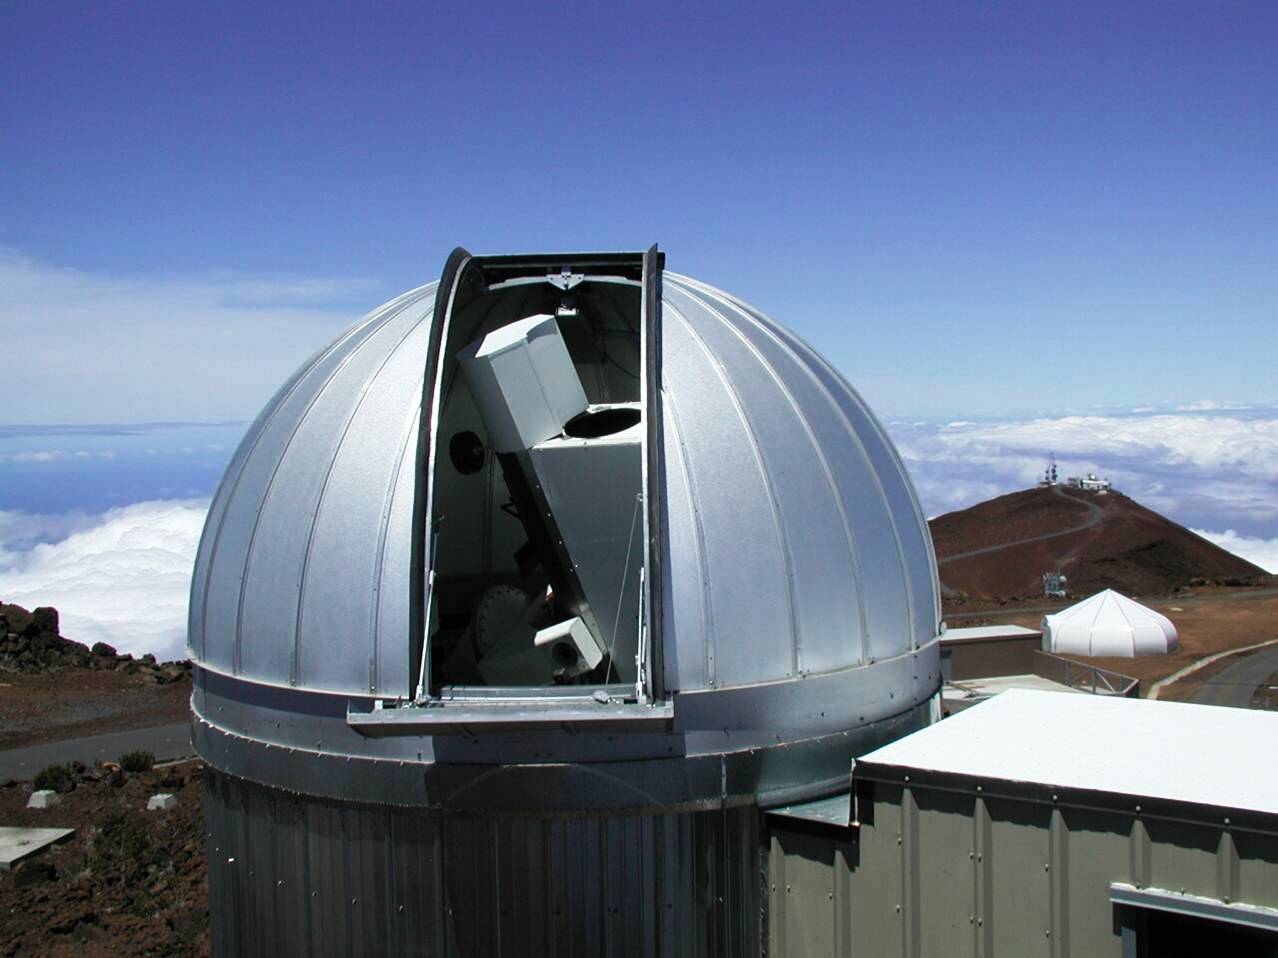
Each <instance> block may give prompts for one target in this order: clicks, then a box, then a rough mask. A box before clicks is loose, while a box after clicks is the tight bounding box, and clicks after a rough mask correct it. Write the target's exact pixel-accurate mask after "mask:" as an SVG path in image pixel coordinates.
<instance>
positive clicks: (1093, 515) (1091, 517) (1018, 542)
mask: <svg viewBox="0 0 1278 958" xmlns="http://www.w3.org/2000/svg"><path fill="white" fill-rule="evenodd" d="M1052 493H1053V494H1054V495H1056V496H1059V497H1060V498H1062V499H1069V500H1071V501H1073V502H1077V503H1079V504H1081V505H1083V506H1086V507H1087V511H1088V516H1087V521H1086V522H1083V523H1081V524H1079V525H1076V526H1070V527H1069V528H1068V529H1059V530H1057V531H1056V532H1045V533H1043V534H1042V535H1037V536H1026V537H1025V538H1024V539H1013V540H1012V541H1011V542H1000V543H999V544H998V545H993V546H986V547H985V548H983V549H970V550H968V551H967V552H960V553H958V554H957V555H952V556H946V557H945V558H944V559H937V560H936V564H937V565H938V566H943V565H946V564H947V563H950V562H957V561H958V560H960V559H970V558H972V557H973V556H981V555H988V554H990V553H991V552H1002V551H1003V550H1004V549H1011V548H1014V547H1015V546H1023V545H1029V544H1030V543H1031V542H1046V541H1047V540H1048V539H1056V538H1058V537H1060V536H1068V535H1073V534H1074V533H1076V532H1086V531H1087V530H1088V529H1090V528H1092V527H1093V526H1096V525H1098V524H1099V523H1100V522H1101V521H1102V520H1103V519H1104V518H1105V511H1104V510H1103V509H1101V507H1100V506H1098V505H1096V503H1094V502H1089V501H1088V500H1086V499H1080V498H1079V497H1078V496H1071V495H1070V494H1069V493H1067V492H1066V491H1065V489H1064V487H1062V486H1052Z"/></svg>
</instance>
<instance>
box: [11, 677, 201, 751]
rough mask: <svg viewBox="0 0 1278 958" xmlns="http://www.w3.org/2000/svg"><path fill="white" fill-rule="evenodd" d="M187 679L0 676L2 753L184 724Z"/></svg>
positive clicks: (188, 688)
mask: <svg viewBox="0 0 1278 958" xmlns="http://www.w3.org/2000/svg"><path fill="white" fill-rule="evenodd" d="M190 701H191V681H190V679H189V678H185V679H183V680H180V681H177V682H172V683H170V684H167V685H156V684H154V682H153V681H151V679H150V676H149V675H148V674H147V673H146V672H145V670H143V671H140V672H136V673H131V672H126V671H120V672H116V671H109V670H107V671H101V670H95V669H64V670H61V671H56V672H34V673H24V672H0V749H10V748H19V747H21V746H23V745H35V744H37V743H40V742H56V741H59V740H61V739H68V738H77V737H79V736H82V735H99V734H101V733H103V732H121V731H124V730H126V729H133V728H147V727H149V726H153V725H170V724H173V723H176V722H184V721H186V720H187V718H188V717H189V715H190Z"/></svg>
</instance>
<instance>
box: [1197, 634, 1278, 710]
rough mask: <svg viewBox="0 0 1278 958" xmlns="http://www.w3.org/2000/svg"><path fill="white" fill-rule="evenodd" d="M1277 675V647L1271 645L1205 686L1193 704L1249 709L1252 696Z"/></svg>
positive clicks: (1238, 663)
mask: <svg viewBox="0 0 1278 958" xmlns="http://www.w3.org/2000/svg"><path fill="white" fill-rule="evenodd" d="M1275 672H1278V647H1275V646H1270V647H1269V648H1267V649H1261V650H1260V651H1258V652H1253V653H1252V654H1251V655H1242V656H1239V657H1238V661H1236V662H1234V663H1232V664H1230V665H1228V666H1226V667H1225V668H1224V669H1222V670H1221V671H1219V672H1217V673H1216V674H1215V675H1214V676H1212V677H1211V678H1210V679H1208V680H1207V681H1206V682H1204V683H1203V687H1202V688H1201V689H1199V691H1198V694H1197V695H1195V696H1194V701H1195V702H1198V703H1199V704H1201V705H1233V706H1235V707H1237V708H1244V709H1245V708H1250V707H1251V697H1252V695H1253V694H1254V693H1255V691H1256V689H1258V688H1260V686H1262V685H1264V684H1265V683H1266V682H1267V681H1268V680H1269V676H1271V675H1273V674H1274V673H1275Z"/></svg>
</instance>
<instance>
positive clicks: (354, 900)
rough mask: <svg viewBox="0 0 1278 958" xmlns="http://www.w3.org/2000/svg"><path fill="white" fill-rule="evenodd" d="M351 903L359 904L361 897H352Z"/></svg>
mask: <svg viewBox="0 0 1278 958" xmlns="http://www.w3.org/2000/svg"><path fill="white" fill-rule="evenodd" d="M351 904H352V905H358V904H359V899H358V898H352V899H351Z"/></svg>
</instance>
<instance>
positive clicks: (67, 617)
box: [0, 500, 208, 660]
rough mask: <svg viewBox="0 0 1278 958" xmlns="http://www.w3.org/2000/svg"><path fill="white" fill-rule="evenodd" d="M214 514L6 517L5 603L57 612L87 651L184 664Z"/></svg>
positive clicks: (1, 582)
mask: <svg viewBox="0 0 1278 958" xmlns="http://www.w3.org/2000/svg"><path fill="white" fill-rule="evenodd" d="M207 511H208V502H207V501H206V500H174V501H156V502H140V503H137V504H135V505H131V506H125V507H123V508H120V509H112V510H111V511H109V512H107V513H104V514H103V515H101V516H97V517H86V516H82V515H69V516H31V515H23V514H21V513H13V512H0V599H2V600H4V601H5V602H16V603H18V604H19V605H23V606H26V607H27V608H33V607H35V606H39V605H51V606H54V607H55V608H57V609H58V611H59V612H60V613H61V630H62V634H63V635H64V636H66V637H67V638H70V639H75V640H76V641H78V642H83V643H85V644H86V645H92V644H93V643H94V642H99V641H101V642H107V643H110V644H111V645H113V646H115V647H116V648H117V649H118V650H120V651H121V652H131V653H133V654H134V655H142V654H144V653H146V652H152V653H154V654H155V655H156V657H157V658H159V659H161V660H165V659H176V658H183V657H184V656H185V651H184V649H185V644H186V613H187V601H188V595H187V594H188V592H189V591H190V587H191V567H192V564H193V563H194V561H195V550H196V548H197V546H198V545H199V539H200V530H201V529H202V528H203V526H204V516H205V514H206V513H207ZM40 539H44V540H46V541H42V542H39V544H34V545H33V544H32V543H33V541H34V540H40Z"/></svg>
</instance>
